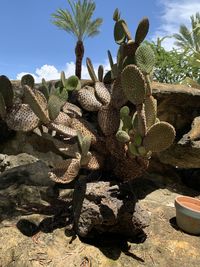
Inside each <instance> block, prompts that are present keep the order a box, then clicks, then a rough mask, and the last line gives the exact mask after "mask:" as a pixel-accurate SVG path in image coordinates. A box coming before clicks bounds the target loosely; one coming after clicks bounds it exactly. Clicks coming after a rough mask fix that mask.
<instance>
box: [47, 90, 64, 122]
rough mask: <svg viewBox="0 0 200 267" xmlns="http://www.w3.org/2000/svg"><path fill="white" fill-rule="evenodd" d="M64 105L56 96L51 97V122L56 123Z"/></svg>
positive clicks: (49, 107) (49, 102) (49, 106)
mask: <svg viewBox="0 0 200 267" xmlns="http://www.w3.org/2000/svg"><path fill="white" fill-rule="evenodd" d="M63 105H64V102H63V101H62V100H61V99H60V98H59V97H58V96H56V95H53V94H52V95H50V97H49V100H48V112H49V118H50V120H52V121H54V120H55V119H56V118H57V117H58V115H59V113H60V110H61V107H62V106H63Z"/></svg>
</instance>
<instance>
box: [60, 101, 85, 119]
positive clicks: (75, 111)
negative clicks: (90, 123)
mask: <svg viewBox="0 0 200 267" xmlns="http://www.w3.org/2000/svg"><path fill="white" fill-rule="evenodd" d="M62 111H63V112H64V113H66V114H68V115H71V116H72V117H77V116H79V117H81V116H82V111H81V109H80V108H79V107H77V106H76V105H74V104H72V103H70V102H65V104H64V105H63V107H62Z"/></svg>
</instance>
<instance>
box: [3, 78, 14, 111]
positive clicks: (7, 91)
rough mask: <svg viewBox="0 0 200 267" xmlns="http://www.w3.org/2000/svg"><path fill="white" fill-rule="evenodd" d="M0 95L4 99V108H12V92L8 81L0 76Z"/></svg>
mask: <svg viewBox="0 0 200 267" xmlns="http://www.w3.org/2000/svg"><path fill="white" fill-rule="evenodd" d="M0 93H1V94H2V96H3V98H4V102H5V104H6V107H7V108H10V107H12V105H13V97H14V92H13V88H12V84H11V82H10V80H9V79H8V78H7V77H6V76H4V75H1V76H0Z"/></svg>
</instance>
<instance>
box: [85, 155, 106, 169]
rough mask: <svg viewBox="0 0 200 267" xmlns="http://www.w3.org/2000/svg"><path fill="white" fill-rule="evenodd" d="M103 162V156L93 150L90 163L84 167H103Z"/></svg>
mask: <svg viewBox="0 0 200 267" xmlns="http://www.w3.org/2000/svg"><path fill="white" fill-rule="evenodd" d="M103 164H104V159H103V157H102V156H101V155H99V154H98V153H96V152H95V151H92V152H91V154H90V159H89V161H88V163H87V164H86V165H85V166H83V168H86V169H88V170H93V171H94V170H99V169H100V168H102V167H103Z"/></svg>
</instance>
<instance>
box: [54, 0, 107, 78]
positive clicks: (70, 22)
mask: <svg viewBox="0 0 200 267" xmlns="http://www.w3.org/2000/svg"><path fill="white" fill-rule="evenodd" d="M67 1H68V3H69V6H70V8H71V12H70V11H69V10H67V9H61V8H59V9H57V10H56V12H55V13H53V14H52V17H53V18H54V20H53V21H52V22H53V24H55V25H56V26H58V27H59V28H60V29H63V30H65V31H66V32H67V33H70V34H72V35H73V36H75V37H76V39H77V42H76V47H75V54H76V70H75V74H76V76H77V77H78V78H79V79H80V78H81V69H82V59H83V56H84V44H83V41H84V40H85V38H87V37H93V36H95V35H97V34H98V33H99V30H98V29H99V26H100V25H101V24H102V22H103V20H102V19H101V18H97V19H95V20H92V15H93V12H94V10H95V8H96V5H95V3H94V2H93V1H92V0H83V1H81V0H78V1H77V2H75V1H71V0H67Z"/></svg>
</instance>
